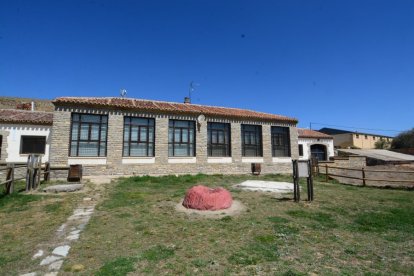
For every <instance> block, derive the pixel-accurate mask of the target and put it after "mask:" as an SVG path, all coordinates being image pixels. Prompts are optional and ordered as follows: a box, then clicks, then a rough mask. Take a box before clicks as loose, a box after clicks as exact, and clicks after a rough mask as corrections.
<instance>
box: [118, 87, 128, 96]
mask: <svg viewBox="0 0 414 276" xmlns="http://www.w3.org/2000/svg"><path fill="white" fill-rule="evenodd" d="M119 92H120V93H119V94H120V95H121V98H125V97H126V94H127V91H126V89H121V90H119Z"/></svg>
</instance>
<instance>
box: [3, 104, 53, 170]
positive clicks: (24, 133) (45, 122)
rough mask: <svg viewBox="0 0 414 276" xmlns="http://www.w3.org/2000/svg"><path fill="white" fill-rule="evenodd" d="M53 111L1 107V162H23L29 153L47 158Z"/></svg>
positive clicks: (44, 160) (45, 160) (43, 159)
mask: <svg viewBox="0 0 414 276" xmlns="http://www.w3.org/2000/svg"><path fill="white" fill-rule="evenodd" d="M52 123H53V113H50V112H40V111H27V110H16V109H0V162H1V163H19V162H26V161H27V156H28V155H29V154H31V153H34V154H41V155H43V157H42V162H47V161H48V160H49V146H50V131H51V128H52Z"/></svg>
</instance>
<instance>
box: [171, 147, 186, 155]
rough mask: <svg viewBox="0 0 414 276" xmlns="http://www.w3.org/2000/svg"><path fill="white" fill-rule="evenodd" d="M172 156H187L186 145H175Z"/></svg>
mask: <svg viewBox="0 0 414 276" xmlns="http://www.w3.org/2000/svg"><path fill="white" fill-rule="evenodd" d="M174 156H188V154H187V145H175V152H174Z"/></svg>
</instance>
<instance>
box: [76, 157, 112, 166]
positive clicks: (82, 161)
mask: <svg viewBox="0 0 414 276" xmlns="http://www.w3.org/2000/svg"><path fill="white" fill-rule="evenodd" d="M68 165H106V157H69V158H68Z"/></svg>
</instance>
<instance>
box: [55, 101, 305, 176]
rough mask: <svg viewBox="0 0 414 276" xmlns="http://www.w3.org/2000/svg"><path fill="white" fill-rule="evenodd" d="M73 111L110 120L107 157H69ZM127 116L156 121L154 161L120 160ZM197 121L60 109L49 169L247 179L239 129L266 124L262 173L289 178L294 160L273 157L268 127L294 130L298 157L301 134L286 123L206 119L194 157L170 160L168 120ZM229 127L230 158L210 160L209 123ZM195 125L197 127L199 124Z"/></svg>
mask: <svg viewBox="0 0 414 276" xmlns="http://www.w3.org/2000/svg"><path fill="white" fill-rule="evenodd" d="M71 112H80V113H95V114H107V115H108V144H107V156H106V157H99V158H82V157H69V156H68V155H69V140H70V137H69V135H70V121H71ZM124 116H137V117H151V118H155V156H154V157H149V158H148V157H145V158H132V157H123V156H122V147H123V145H122V142H123V124H124ZM196 118H197V116H188V115H176V114H150V113H140V112H130V111H120V110H103V109H86V108H85V109H83V108H71V107H57V108H56V111H55V115H54V122H53V130H52V146H51V158H50V161H51V165H52V166H65V165H66V166H67V165H68V164H75V163H76V162H79V163H80V162H81V161H82V164H83V167H84V175H85V176H87V175H170V174H197V173H205V174H247V173H250V172H251V167H250V166H251V163H250V162H243V160H245V161H246V160H247V161H249V160H250V159H247V158H243V157H242V149H241V124H260V125H262V137H263V158H259V160H260V159H261V160H260V161H259V162H260V163H262V173H291V161H290V160H291V158H288V159H286V158H285V159H284V158H272V154H271V139H270V138H271V137H270V127H271V126H272V125H279V126H287V127H290V139H291V153H292V158H294V159H297V158H298V145H297V141H298V138H297V129H296V126H293V125H288V124H283V123H282V124H273V123H272V124H271V123H268V122H259V121H241V120H229V119H224V118H222V119H219V118H209V117H207V118H206V121H205V122H203V123H202V124H201V125H198V126H197V127H196V156H195V158H182V157H169V156H168V121H169V119H178V120H193V121H196ZM213 121H214V122H225V123H230V124H231V157H230V158H220V157H219V158H217V157H216V158H211V157H210V158H209V157H208V156H207V122H213ZM196 125H197V124H196Z"/></svg>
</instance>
